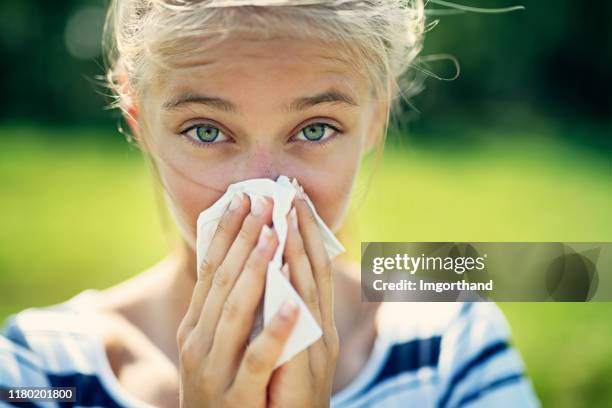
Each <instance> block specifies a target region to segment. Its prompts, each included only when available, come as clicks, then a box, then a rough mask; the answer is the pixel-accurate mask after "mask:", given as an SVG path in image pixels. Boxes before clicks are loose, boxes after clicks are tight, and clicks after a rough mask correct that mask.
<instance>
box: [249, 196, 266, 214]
mask: <svg viewBox="0 0 612 408" xmlns="http://www.w3.org/2000/svg"><path fill="white" fill-rule="evenodd" d="M263 212H264V199H263V198H261V197H259V196H255V197H253V198H252V199H251V214H253V215H254V216H255V217H259V216H260V215H261V214H263Z"/></svg>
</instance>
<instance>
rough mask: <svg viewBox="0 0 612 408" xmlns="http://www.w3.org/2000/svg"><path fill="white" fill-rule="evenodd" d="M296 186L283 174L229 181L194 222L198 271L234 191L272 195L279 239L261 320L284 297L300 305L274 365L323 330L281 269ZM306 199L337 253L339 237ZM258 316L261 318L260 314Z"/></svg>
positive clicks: (265, 320)
mask: <svg viewBox="0 0 612 408" xmlns="http://www.w3.org/2000/svg"><path fill="white" fill-rule="evenodd" d="M299 189H300V186H299V184H298V183H297V181H296V180H295V179H293V180H292V181H291V182H290V181H289V179H288V178H287V177H286V176H279V177H278V179H277V180H276V181H273V180H270V179H266V178H260V179H251V180H245V181H240V182H238V183H234V184H232V185H230V186H229V187H228V188H227V191H226V192H225V194H223V196H221V198H220V199H219V200H217V202H215V203H214V204H213V205H212V206H210V207H209V208H207V209H206V210H204V211H202V212H201V213H200V215H199V216H198V222H197V240H196V256H197V266H198V273H199V271H200V265H201V263H202V260H203V259H204V256H205V255H206V251H207V249H208V246H209V245H210V242H211V240H212V237H213V235H214V233H215V231H216V229H217V225H218V224H219V221H220V219H221V217H222V215H223V213H224V212H225V210H226V208H227V207H228V205H229V203H230V202H231V200H232V198H233V197H234V195H235V194H237V193H239V192H242V193H245V194H247V195H248V196H249V197H250V199H251V200H256V199H258V198H257V197H261V196H268V197H271V198H272V200H273V202H274V207H273V209H272V222H273V225H274V230H275V232H276V235H277V236H278V241H279V243H278V247H277V249H276V252H275V253H274V257H273V258H272V260H271V261H270V263H269V264H268V272H267V275H266V286H265V293H264V301H263V323H264V325H266V324H268V322H270V320H272V318H273V317H274V315H275V314H276V312H277V311H278V309H279V308H280V306H281V304H282V303H283V301H285V300H286V299H293V300H294V301H295V302H296V303H297V304H298V306H299V309H300V314H299V317H298V321H297V323H296V325H295V327H294V328H293V331H292V332H291V334H290V336H289V339H288V340H287V343H286V344H285V348H284V349H283V352H282V354H281V356H280V357H279V359H278V360H277V362H276V366H277V367H278V366H280V365H281V364H283V363H285V362H286V361H288V360H289V359H290V358H291V357H293V356H294V355H296V354H297V353H299V352H300V351H302V350H304V349H305V348H306V347H308V346H310V345H311V344H312V343H314V342H315V341H316V340H317V339H318V338H319V337H321V334H322V332H321V328H320V327H319V325H318V324H317V322H316V321H315V319H314V317H313V316H312V314H311V313H310V311H309V310H308V307H307V306H306V305H305V304H304V301H303V300H302V299H301V298H300V296H299V295H298V294H297V292H296V291H295V289H294V288H293V286H291V283H289V281H288V280H287V279H286V278H285V277H284V276H283V275H282V273H281V272H280V269H281V267H282V256H283V250H284V248H285V241H286V240H287V219H286V216H287V214H288V213H289V210H290V209H291V203H292V201H293V197H294V196H295V194H296V191H297V190H299ZM306 202H307V203H308V205H309V207H310V208H311V209H312V210H313V213H314V214H315V218H316V220H317V223H318V224H319V227H320V229H321V234H322V237H323V242H324V244H325V249H326V250H327V253H328V254H329V257H330V258H334V257H335V256H337V255H338V254H340V253H342V252H344V247H343V246H342V244H341V243H340V242H339V241H338V239H336V237H335V236H334V234H333V233H332V232H331V230H330V229H329V228H328V227H327V225H325V223H324V222H323V220H322V219H321V217H319V215H318V214H317V212H316V210H315V208H314V205H313V204H312V201H310V199H309V198H308V196H306ZM290 274H291V271H290ZM258 317H259V319H261V316H258Z"/></svg>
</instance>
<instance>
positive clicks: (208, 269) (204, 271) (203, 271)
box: [198, 257, 215, 276]
mask: <svg viewBox="0 0 612 408" xmlns="http://www.w3.org/2000/svg"><path fill="white" fill-rule="evenodd" d="M214 270H215V267H214V265H213V264H212V262H210V259H208V257H204V259H203V260H202V264H201V265H200V273H199V274H198V276H210V275H212V274H213V273H214Z"/></svg>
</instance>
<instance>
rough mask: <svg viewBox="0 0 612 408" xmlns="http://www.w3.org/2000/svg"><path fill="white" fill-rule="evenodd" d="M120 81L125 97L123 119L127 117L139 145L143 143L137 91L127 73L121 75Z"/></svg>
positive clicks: (122, 95)
mask: <svg viewBox="0 0 612 408" xmlns="http://www.w3.org/2000/svg"><path fill="white" fill-rule="evenodd" d="M118 81H119V85H120V89H121V97H122V98H123V101H122V106H121V109H122V111H123V119H125V121H126V122H127V124H128V126H129V128H130V134H131V135H133V136H134V139H136V141H137V142H138V144H139V145H142V143H141V135H140V126H139V124H138V119H139V115H140V109H139V106H138V99H137V98H136V93H135V92H134V89H133V88H132V86H131V85H130V82H129V78H128V76H127V74H126V73H122V74H121V75H119V79H118Z"/></svg>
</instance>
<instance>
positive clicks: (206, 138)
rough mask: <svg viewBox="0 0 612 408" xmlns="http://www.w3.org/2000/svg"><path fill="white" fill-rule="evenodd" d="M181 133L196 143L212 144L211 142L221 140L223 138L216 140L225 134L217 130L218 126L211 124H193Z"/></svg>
mask: <svg viewBox="0 0 612 408" xmlns="http://www.w3.org/2000/svg"><path fill="white" fill-rule="evenodd" d="M183 135H185V136H187V137H188V138H189V139H190V141H193V142H195V143H198V144H213V142H222V141H224V140H217V139H219V137H220V136H221V138H225V135H223V133H222V132H221V131H220V130H219V128H218V127H216V126H212V125H206V124H203V125H195V126H192V127H190V128H189V129H187V130H186V131H184V132H183Z"/></svg>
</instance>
